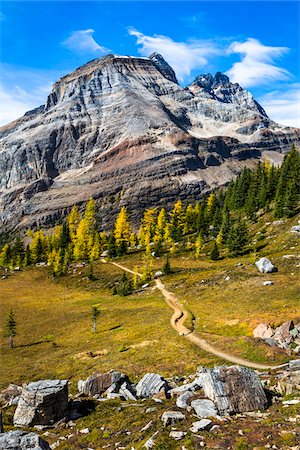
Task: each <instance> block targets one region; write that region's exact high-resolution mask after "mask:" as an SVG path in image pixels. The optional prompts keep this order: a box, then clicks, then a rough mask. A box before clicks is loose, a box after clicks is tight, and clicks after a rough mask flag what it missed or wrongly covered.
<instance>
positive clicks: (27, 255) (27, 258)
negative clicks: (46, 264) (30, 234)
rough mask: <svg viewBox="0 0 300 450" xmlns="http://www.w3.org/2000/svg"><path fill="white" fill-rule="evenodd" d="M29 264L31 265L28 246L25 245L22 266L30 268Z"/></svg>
mask: <svg viewBox="0 0 300 450" xmlns="http://www.w3.org/2000/svg"><path fill="white" fill-rule="evenodd" d="M30 264H31V253H30V245H29V244H27V245H26V250H25V258H24V266H25V267H27V266H30Z"/></svg>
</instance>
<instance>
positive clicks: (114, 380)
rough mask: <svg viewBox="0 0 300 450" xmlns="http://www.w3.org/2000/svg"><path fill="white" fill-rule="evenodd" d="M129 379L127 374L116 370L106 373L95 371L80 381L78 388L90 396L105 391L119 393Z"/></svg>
mask: <svg viewBox="0 0 300 450" xmlns="http://www.w3.org/2000/svg"><path fill="white" fill-rule="evenodd" d="M128 381H129V380H128V377H127V376H126V375H124V374H123V373H120V372H117V371H115V370H111V371H110V372H105V373H101V372H94V373H93V374H92V375H90V376H89V377H88V378H87V379H86V380H79V381H78V390H79V392H81V393H82V394H85V395H87V396H89V397H93V396H94V395H98V394H103V393H104V392H107V393H118V392H119V389H120V387H121V386H122V385H123V384H124V383H126V382H128ZM124 387H125V386H124Z"/></svg>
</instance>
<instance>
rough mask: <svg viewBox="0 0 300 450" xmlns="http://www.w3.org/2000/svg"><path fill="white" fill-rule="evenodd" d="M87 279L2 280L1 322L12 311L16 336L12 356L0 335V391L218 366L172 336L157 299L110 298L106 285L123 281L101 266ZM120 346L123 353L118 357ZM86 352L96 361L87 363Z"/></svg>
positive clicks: (40, 275) (36, 274)
mask: <svg viewBox="0 0 300 450" xmlns="http://www.w3.org/2000/svg"><path fill="white" fill-rule="evenodd" d="M79 271H82V272H83V273H82V274H81V275H79V273H78V272H79ZM84 272H87V269H77V273H76V274H74V275H73V278H72V277H71V276H68V277H66V278H65V279H64V280H61V281H59V282H53V281H52V279H51V277H49V276H48V272H47V269H45V268H34V269H28V270H24V271H23V272H20V273H15V274H13V275H12V276H10V277H9V278H8V279H6V280H1V291H0V304H1V313H0V315H1V317H5V316H6V315H7V312H8V311H9V309H10V308H11V307H12V308H13V309H14V311H15V316H16V320H17V331H18V334H17V336H16V339H15V343H16V348H14V349H13V350H11V349H9V348H8V345H7V339H6V338H5V337H3V334H4V330H3V327H2V329H1V330H0V335H1V364H0V380H1V381H0V385H1V387H5V386H7V384H8V383H9V382H13V383H22V382H28V381H30V380H37V379H41V378H54V377H62V378H70V377H74V379H75V381H76V380H77V379H79V378H80V377H86V376H88V374H90V373H91V371H93V369H92V367H93V368H97V369H100V370H110V369H112V368H114V369H119V370H123V371H126V372H127V373H128V374H130V375H131V376H135V377H138V376H139V375H142V374H144V373H145V372H146V371H149V370H150V371H151V370H152V371H153V370H154V371H155V370H157V371H159V372H161V373H163V374H165V375H169V374H173V373H179V374H180V373H185V372H186V371H188V372H190V371H191V370H193V369H194V368H195V367H197V365H198V364H200V363H202V362H203V363H208V364H209V363H215V362H216V359H215V358H214V357H210V356H209V355H206V354H204V353H203V352H202V353H201V351H199V350H198V349H196V348H194V347H193V346H192V345H190V344H188V343H187V342H185V341H183V339H182V338H180V337H179V336H177V335H176V333H174V332H173V330H172V329H171V327H170V325H169V318H170V310H169V308H168V307H167V305H166V304H165V302H164V300H163V298H162V296H161V295H160V293H158V291H155V292H153V291H152V290H151V289H148V290H146V291H144V292H141V293H138V294H136V295H132V296H130V297H119V296H112V295H111V293H110V292H111V291H110V288H109V285H111V284H112V283H113V282H114V280H115V279H118V278H119V277H120V275H121V271H120V270H119V269H117V268H116V267H113V266H111V265H104V264H102V263H98V264H97V266H96V268H95V275H96V277H97V280H96V281H95V282H92V283H91V282H89V281H88V280H87V279H86V278H85V273H84ZM94 304H97V305H98V306H99V309H100V310H101V315H100V317H99V321H98V330H97V333H96V334H94V333H92V327H91V317H90V310H91V306H92V305H94ZM1 325H3V322H2V324H1ZM49 338H50V342H46V341H47V339H49ZM162 338H163V339H162ZM145 341H148V342H145ZM122 345H124V346H125V347H126V348H128V350H126V351H124V352H120V351H119V349H120V347H121V346H122ZM133 345H134V346H136V347H135V348H131V347H130V346H133ZM87 352H92V353H93V354H96V353H97V352H100V355H99V356H96V357H91V356H89V355H87V354H86V353H87ZM101 353H102V355H101ZM74 389H75V386H74Z"/></svg>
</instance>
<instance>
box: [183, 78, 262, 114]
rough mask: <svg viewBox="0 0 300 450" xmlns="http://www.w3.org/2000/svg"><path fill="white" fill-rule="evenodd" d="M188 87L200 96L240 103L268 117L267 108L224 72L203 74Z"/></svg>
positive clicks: (224, 101)
mask: <svg viewBox="0 0 300 450" xmlns="http://www.w3.org/2000/svg"><path fill="white" fill-rule="evenodd" d="M188 89H189V90H190V91H191V92H193V94H194V95H197V96H198V97H199V96H200V97H201V96H203V97H205V98H211V99H213V100H217V101H219V102H223V103H232V104H235V105H240V106H242V107H243V108H246V109H249V110H252V111H254V112H256V113H258V114H260V115H261V116H264V117H266V118H267V117H268V116H267V114H266V112H265V110H264V109H263V108H262V107H261V106H260V104H259V103H258V102H257V101H256V100H255V99H254V97H253V95H252V94H251V93H250V92H249V91H247V90H246V89H243V88H242V87H241V86H240V85H239V84H238V83H232V82H231V81H230V79H229V77H228V76H227V75H225V74H224V73H222V72H216V74H215V75H212V74H211V73H207V74H201V75H199V76H197V77H196V78H195V80H194V81H193V82H192V83H191V84H190V85H189V86H188Z"/></svg>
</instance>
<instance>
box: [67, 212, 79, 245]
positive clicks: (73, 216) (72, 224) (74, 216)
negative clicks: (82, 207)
mask: <svg viewBox="0 0 300 450" xmlns="http://www.w3.org/2000/svg"><path fill="white" fill-rule="evenodd" d="M67 221H68V225H69V231H70V237H71V239H72V241H74V240H75V237H76V231H77V227H78V224H79V221H80V215H79V211H78V206H73V208H72V209H71V212H70V214H69V215H68V217H67Z"/></svg>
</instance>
